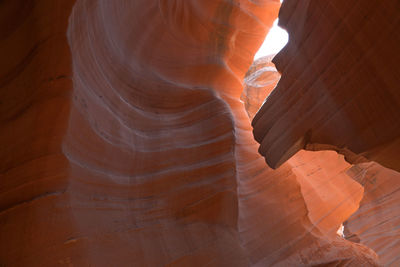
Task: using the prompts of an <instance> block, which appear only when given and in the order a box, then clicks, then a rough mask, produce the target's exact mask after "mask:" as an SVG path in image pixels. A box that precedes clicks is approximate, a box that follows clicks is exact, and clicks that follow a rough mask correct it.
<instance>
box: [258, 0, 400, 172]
mask: <svg viewBox="0 0 400 267" xmlns="http://www.w3.org/2000/svg"><path fill="white" fill-rule="evenodd" d="M399 10H400V2H399V1H397V0H388V1H379V0H373V1H357V2H351V1H340V0H332V1H313V0H306V1H296V0H285V1H284V3H283V4H282V8H281V10H280V15H279V23H280V25H281V26H282V27H283V28H285V29H287V31H288V32H289V42H288V44H287V45H286V46H285V48H284V49H283V50H282V51H281V52H280V53H279V54H278V55H277V56H276V57H275V58H274V60H273V62H274V63H275V65H276V67H277V69H278V70H279V71H280V72H281V73H282V78H281V80H280V82H279V84H278V85H277V87H276V89H275V90H274V91H273V92H272V94H271V95H270V96H269V97H268V99H267V101H266V103H265V104H264V105H263V107H262V108H261V110H260V111H259V112H258V114H257V115H256V116H255V118H254V120H253V126H254V136H255V138H256V140H257V141H258V142H259V143H260V144H261V145H260V153H261V154H262V155H264V156H265V157H266V161H267V163H268V164H269V165H270V166H271V167H273V168H276V167H278V166H279V165H281V164H282V163H283V162H285V161H286V160H287V159H289V158H290V157H291V156H292V155H294V154H295V153H296V152H297V151H299V150H301V149H303V148H305V149H307V150H323V149H331V150H336V151H338V152H339V153H341V154H344V155H345V157H346V160H347V161H349V162H350V163H359V162H363V161H366V160H373V161H376V162H378V163H380V164H381V165H383V166H385V167H388V168H391V169H394V170H397V171H400V156H399V151H400V87H399V84H400V75H399V72H398V62H399V60H400V53H399V47H400V38H399V35H398V34H397V32H398V29H399V27H400V20H399Z"/></svg>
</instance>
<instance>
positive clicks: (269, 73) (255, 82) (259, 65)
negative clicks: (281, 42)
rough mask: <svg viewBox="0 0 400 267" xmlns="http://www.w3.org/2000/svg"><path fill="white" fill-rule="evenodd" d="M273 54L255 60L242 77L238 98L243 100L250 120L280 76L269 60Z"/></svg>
mask: <svg viewBox="0 0 400 267" xmlns="http://www.w3.org/2000/svg"><path fill="white" fill-rule="evenodd" d="M274 56H275V55H270V56H265V57H262V58H259V59H257V60H255V61H254V62H253V64H252V65H251V66H250V68H249V70H248V71H247V73H246V76H245V78H244V84H243V92H242V95H241V97H240V99H241V100H242V101H243V102H244V106H245V108H246V111H247V114H248V115H249V118H250V120H252V119H253V118H254V115H255V114H256V113H257V111H258V110H259V109H260V107H261V104H262V103H263V102H264V99H265V98H266V97H267V96H268V95H269V94H270V93H271V91H272V90H273V89H274V88H275V86H276V84H277V82H278V81H279V78H280V77H281V75H279V73H278V72H277V70H276V68H275V65H274V64H273V63H272V62H271V60H272V58H273V57H274Z"/></svg>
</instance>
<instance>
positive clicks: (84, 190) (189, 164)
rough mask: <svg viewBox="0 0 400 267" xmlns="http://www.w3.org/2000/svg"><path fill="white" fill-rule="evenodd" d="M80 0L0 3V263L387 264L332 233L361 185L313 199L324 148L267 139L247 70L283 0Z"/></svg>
mask: <svg viewBox="0 0 400 267" xmlns="http://www.w3.org/2000/svg"><path fill="white" fill-rule="evenodd" d="M27 3H29V5H27ZM72 4H73V3H72V2H70V1H41V2H39V1H30V2H26V1H6V2H2V3H1V4H0V15H1V16H0V17H1V19H3V18H5V21H10V24H7V25H10V26H9V27H5V28H2V29H1V34H3V35H2V38H1V39H0V45H1V46H2V48H3V49H2V50H1V53H2V56H4V58H5V59H6V60H5V61H3V62H4V63H2V64H1V71H2V72H1V74H2V75H1V79H2V83H1V94H2V97H1V103H0V106H1V111H2V112H1V128H0V134H1V136H0V137H1V138H2V139H1V140H3V141H4V144H5V145H4V148H3V149H2V150H1V157H2V163H1V176H0V178H1V179H0V205H1V211H0V231H1V235H0V265H5V266H57V265H76V266H132V265H133V266H165V265H167V266H168V265H169V266H249V265H258V266H270V265H291V266H313V265H315V266H318V265H323V264H331V265H341V266H354V265H356V266H376V265H377V264H378V261H377V260H378V259H377V255H376V254H375V253H374V252H373V251H372V250H370V249H369V248H367V247H365V246H364V245H362V244H357V243H353V242H350V241H348V240H345V239H343V238H341V237H339V236H338V235H336V234H334V232H335V230H336V229H337V228H338V227H339V225H340V223H341V222H343V221H344V220H345V219H346V218H348V217H349V216H350V215H351V213H352V212H353V211H354V206H357V205H358V201H360V200H359V199H360V198H359V197H355V198H354V199H350V200H349V203H347V202H343V201H342V202H340V203H345V204H343V205H341V204H340V203H339V204H338V203H337V202H335V201H334V199H333V198H332V197H331V198H325V199H324V200H325V202H324V203H323V204H322V205H316V206H315V208H312V206H311V203H315V201H314V200H315V199H317V198H316V196H315V195H318V192H319V191H318V190H320V189H318V187H323V185H320V186H314V185H311V186H309V187H305V186H302V183H305V182H304V180H305V179H303V178H305V177H306V176H310V175H313V174H312V172H314V168H315V164H314V163H309V162H312V161H314V160H315V159H314V158H313V157H311V158H306V156H304V158H299V159H298V161H293V162H288V163H285V164H283V165H282V166H281V168H279V170H273V169H271V168H269V167H268V166H267V165H266V164H265V162H264V158H263V157H262V156H261V155H259V154H258V153H257V148H258V144H257V143H256V142H255V140H254V139H253V136H252V128H251V125H250V120H249V118H248V114H247V113H246V110H245V106H244V104H243V102H242V101H241V100H240V96H241V93H242V82H243V79H244V77H245V75H246V72H247V70H248V68H249V66H250V64H251V62H252V58H253V55H254V54H255V52H256V50H257V48H258V47H259V46H260V45H261V43H262V42H263V38H264V37H265V35H266V32H267V31H268V29H269V27H270V26H271V25H272V22H273V20H274V19H275V18H276V16H277V12H278V9H279V5H280V4H279V1H273V0H271V1H244V0H241V1H239V0H237V1H223V0H219V1H216V0H206V1H194V0H175V1H149V0H138V1H130V0H126V1H100V0H77V1H76V2H75V3H74V4H73V6H72ZM8 14H10V15H8ZM17 17H18V18H21V21H18V22H14V23H11V21H13V18H17ZM1 25H4V24H1ZM16 62H18V63H16ZM272 75H273V77H278V76H277V74H276V73H272ZM271 81H273V79H272V80H271ZM331 156H332V155H331ZM332 157H333V158H335V155H333V156H332ZM302 159H304V160H306V161H307V162H306V163H305V164H303V162H301V160H302ZM302 164H303V165H304V166H303V165H302ZM333 165H334V166H333V167H332V170H330V171H329V173H333V174H335V175H341V174H342V173H343V171H344V169H346V168H347V167H346V166H347V165H346V166H343V165H341V164H340V162H339V163H338V165H335V164H333ZM317 169H318V167H317ZM318 171H320V172H322V171H321V170H317V172H318ZM314 173H315V172H314ZM303 176H304V177H303ZM326 177H327V179H328V177H331V176H330V174H327V176H326ZM349 181H350V182H348V181H347V180H346V182H343V183H345V185H346V186H347V185H349V186H355V188H356V189H357V190H362V189H361V188H360V187H357V183H356V182H354V181H353V180H349ZM320 184H323V183H322V182H321V183H320ZM332 184H334V183H332ZM331 186H333V185H331ZM324 192H325V193H324V194H329V193H330V192H335V191H330V190H326V191H324ZM335 195H336V193H335ZM320 197H321V196H320ZM346 198H347V199H348V192H342V194H341V195H340V197H338V198H337V199H346ZM321 199H322V197H321ZM329 205H330V206H329ZM326 206H329V207H328V208H325V207H326ZM337 206H340V207H342V208H339V209H335V208H334V207H337ZM328 211H332V212H330V213H329V214H337V216H336V215H335V216H331V217H329V214H328V215H327V214H326V212H328ZM338 218H339V219H338ZM352 229H353V228H352ZM354 229H355V228H354ZM353 231H354V233H356V231H355V230H353Z"/></svg>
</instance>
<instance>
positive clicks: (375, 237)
mask: <svg viewBox="0 0 400 267" xmlns="http://www.w3.org/2000/svg"><path fill="white" fill-rule="evenodd" d="M347 173H348V174H349V175H350V176H352V177H353V178H354V180H356V181H357V182H359V183H360V184H362V185H363V186H364V189H365V193H364V198H363V199H362V201H361V203H360V208H359V209H358V210H357V212H355V213H354V214H353V215H352V216H351V217H350V218H349V219H348V220H347V221H346V222H345V233H344V234H345V236H346V238H347V239H349V240H352V241H354V242H359V243H362V244H365V245H367V246H368V247H370V248H372V249H373V250H374V251H375V252H376V253H377V254H378V255H379V260H380V262H381V263H382V264H383V265H384V266H399V265H400V228H399V225H400V210H399V203H400V174H399V173H398V172H395V171H393V170H390V169H387V168H384V167H382V166H380V165H379V164H376V163H363V164H360V165H356V166H354V167H352V168H351V169H350V170H349V171H348V172H347Z"/></svg>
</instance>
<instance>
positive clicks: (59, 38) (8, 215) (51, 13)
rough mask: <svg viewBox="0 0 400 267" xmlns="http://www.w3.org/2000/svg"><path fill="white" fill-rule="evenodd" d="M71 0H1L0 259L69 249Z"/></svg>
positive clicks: (48, 257) (47, 258)
mask: <svg viewBox="0 0 400 267" xmlns="http://www.w3.org/2000/svg"><path fill="white" fill-rule="evenodd" d="M72 5H73V2H72V1H52V0H49V1H45V0H44V1H25V0H20V1H18V0H15V1H14V0H12V1H1V3H0V58H1V60H0V88H1V89H0V140H1V144H0V266H44V265H47V266H55V265H58V264H60V263H61V262H62V261H64V260H66V261H67V260H68V257H70V256H71V257H73V256H74V253H75V252H74V250H76V249H77V247H75V248H72V247H70V246H68V245H66V244H64V242H67V240H68V238H69V237H71V234H72V233H73V232H74V220H73V218H72V217H71V214H70V213H69V211H70V205H69V201H68V197H67V194H66V190H67V188H68V180H69V178H68V169H69V161H68V160H67V159H66V158H65V156H64V155H63V153H62V149H61V143H62V140H63V136H64V135H65V131H66V128H67V126H68V116H69V115H68V114H69V110H70V98H71V92H72V90H71V89H72V82H71V75H72V71H71V54H70V49H69V46H68V43H67V37H66V30H67V27H68V16H69V15H70V13H71V9H72Z"/></svg>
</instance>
